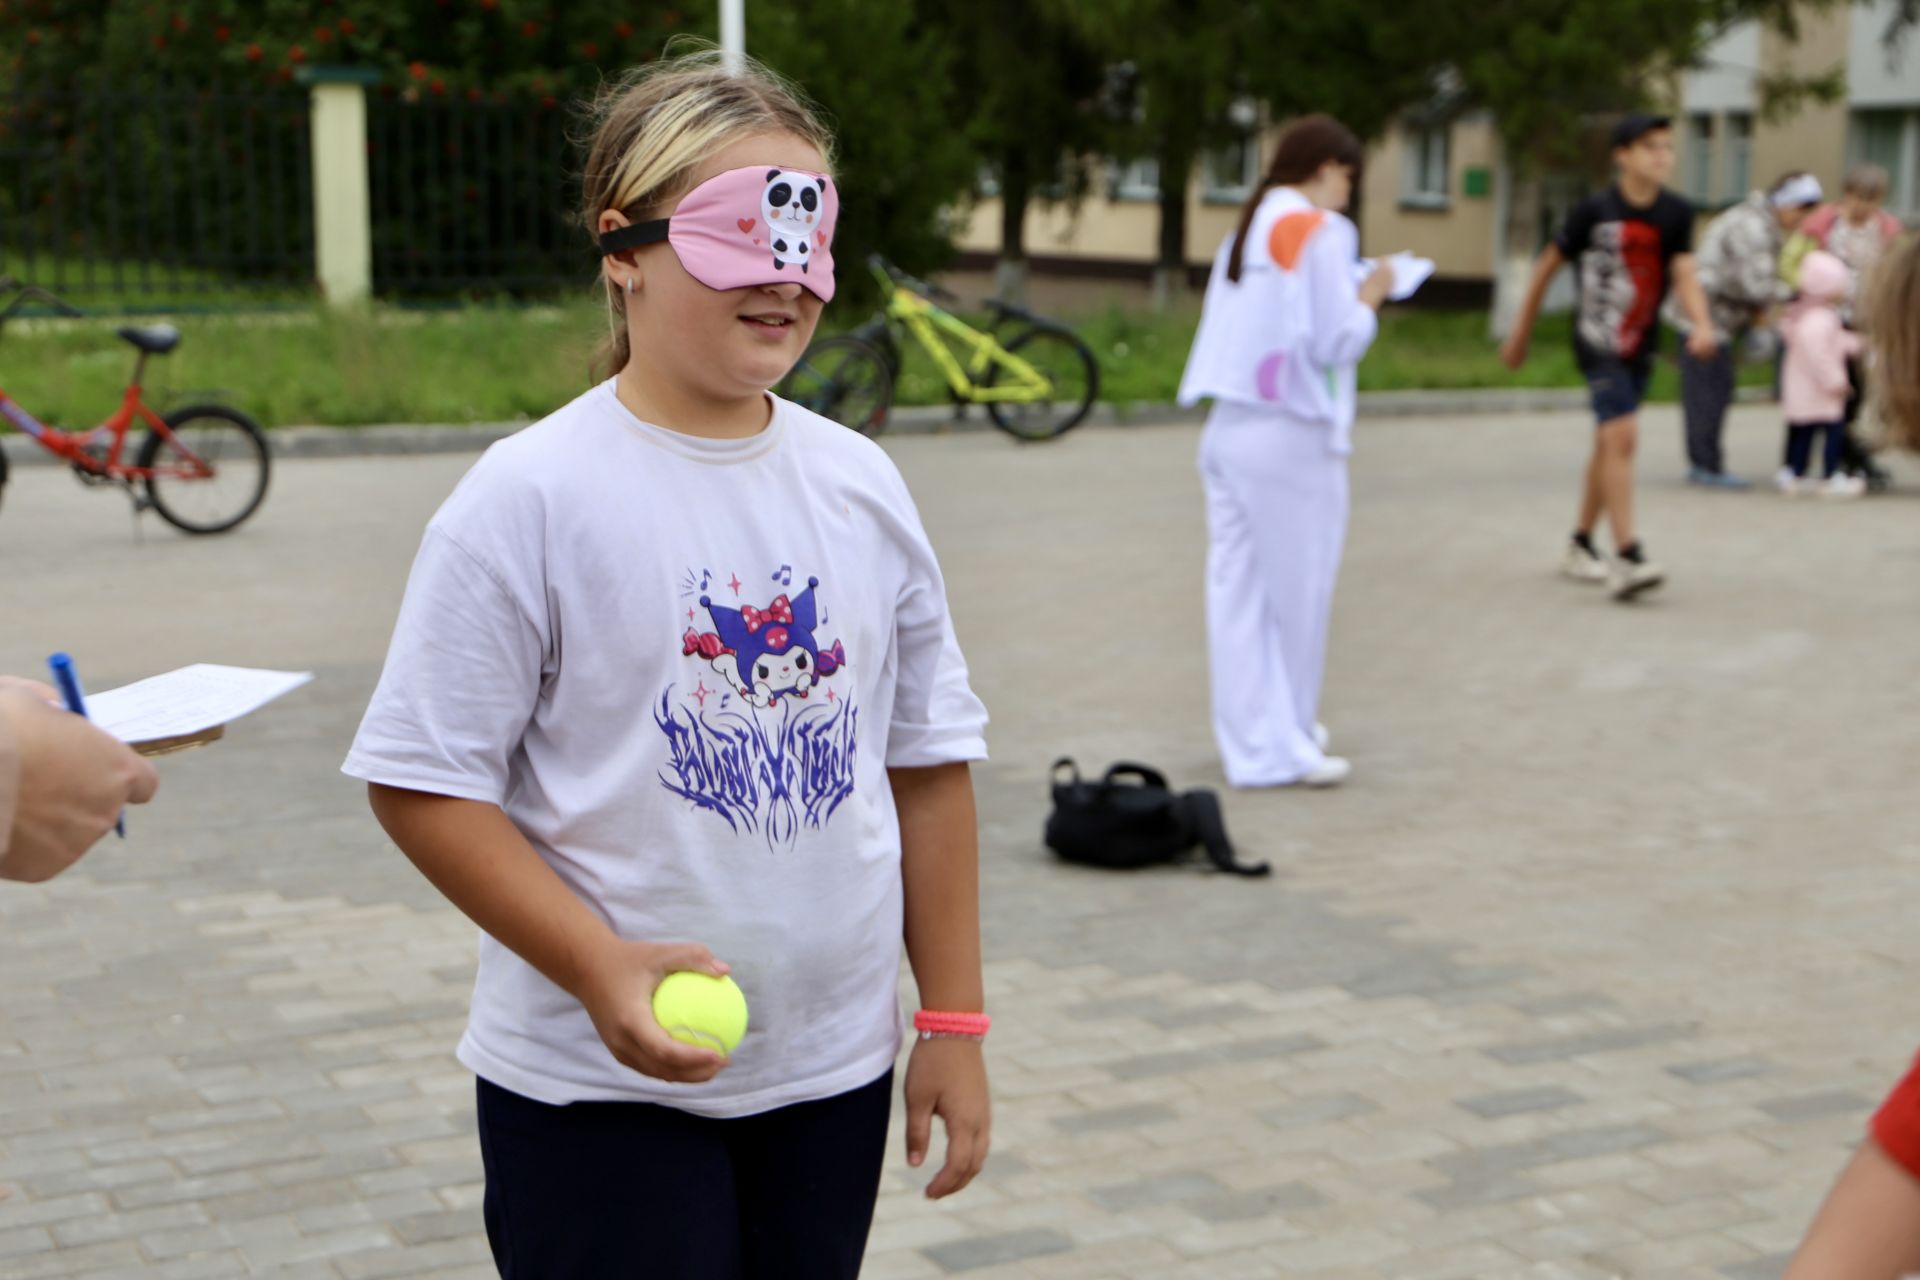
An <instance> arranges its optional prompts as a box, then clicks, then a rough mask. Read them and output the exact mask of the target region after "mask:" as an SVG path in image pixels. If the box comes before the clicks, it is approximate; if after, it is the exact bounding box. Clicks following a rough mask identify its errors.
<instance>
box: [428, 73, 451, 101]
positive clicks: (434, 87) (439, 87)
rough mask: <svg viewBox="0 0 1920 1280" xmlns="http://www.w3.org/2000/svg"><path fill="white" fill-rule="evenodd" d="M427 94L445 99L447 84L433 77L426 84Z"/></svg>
mask: <svg viewBox="0 0 1920 1280" xmlns="http://www.w3.org/2000/svg"><path fill="white" fill-rule="evenodd" d="M427 92H429V93H431V94H432V95H433V96H434V97H436V98H441V97H445V96H446V92H447V82H446V81H444V80H442V79H440V78H439V77H438V76H435V77H434V78H433V79H432V80H429V81H428V82H427Z"/></svg>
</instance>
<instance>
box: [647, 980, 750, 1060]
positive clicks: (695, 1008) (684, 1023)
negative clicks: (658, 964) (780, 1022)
mask: <svg viewBox="0 0 1920 1280" xmlns="http://www.w3.org/2000/svg"><path fill="white" fill-rule="evenodd" d="M653 1018H654V1021H656V1022H658V1023H659V1024H660V1027H661V1029H662V1030H664V1031H665V1032H666V1033H667V1034H668V1035H670V1036H672V1037H673V1038H674V1039H675V1040H678V1041H680V1042H681V1043H682V1044H690V1045H693V1046H694V1047H695V1048H698V1049H712V1050H714V1051H715V1052H717V1053H721V1054H731V1053H732V1052H733V1051H734V1050H735V1049H736V1048H738V1047H739V1044H740V1038H741V1037H742V1036H744V1035H746V1034H747V997H746V996H745V995H744V994H742V993H741V990H740V987H739V985H738V984H736V983H735V982H734V980H733V979H732V978H715V977H712V976H710V975H708V974H704V973H694V972H692V971H690V970H682V971H681V972H679V973H670V974H668V975H667V976H666V978H665V979H664V980H662V981H661V983H660V985H659V986H657V987H655V988H654V989H653Z"/></svg>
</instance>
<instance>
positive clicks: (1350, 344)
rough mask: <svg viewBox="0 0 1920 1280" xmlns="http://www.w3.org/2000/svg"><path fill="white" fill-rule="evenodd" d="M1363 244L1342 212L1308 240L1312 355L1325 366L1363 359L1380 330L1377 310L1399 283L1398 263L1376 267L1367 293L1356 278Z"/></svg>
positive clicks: (1308, 323) (1309, 355)
mask: <svg viewBox="0 0 1920 1280" xmlns="http://www.w3.org/2000/svg"><path fill="white" fill-rule="evenodd" d="M1295 216H1299V215H1295ZM1359 248H1360V238H1359V234H1358V233H1357V232H1356V231H1355V230H1354V229H1353V224H1352V223H1351V222H1348V221H1347V220H1346V219H1345V218H1343V217H1341V216H1340V215H1338V214H1327V215H1325V219H1324V221H1322V222H1321V224H1320V226H1319V228H1318V229H1317V230H1315V231H1314V232H1313V234H1312V237H1311V239H1309V240H1308V242H1307V262H1306V264H1305V271H1306V275H1307V308H1308V315H1307V316H1306V335H1305V345H1306V356H1307V359H1308V360H1311V361H1312V362H1313V363H1314V364H1315V365H1317V366H1318V367H1320V368H1322V369H1338V368H1343V367H1345V366H1346V365H1351V364H1358V363H1360V360H1361V358H1362V357H1363V356H1365V355H1366V354H1367V348H1368V347H1371V346H1372V345H1373V340H1374V338H1375V337H1377V336H1378V335H1379V333H1380V317H1379V316H1378V315H1377V314H1376V312H1377V311H1378V309H1379V306H1380V302H1381V301H1383V300H1384V299H1385V298H1386V296H1387V291H1388V290H1389V289H1391V288H1392V287H1393V268H1391V267H1389V266H1387V265H1386V264H1385V263H1381V264H1380V265H1379V266H1378V267H1376V268H1375V269H1374V271H1373V274H1372V275H1370V276H1369V277H1368V278H1367V282H1366V286H1365V295H1364V296H1363V295H1362V293H1361V291H1360V290H1358V289H1356V288H1355V287H1354V283H1353V264H1354V262H1355V260H1356V255H1357V253H1358V252H1359Z"/></svg>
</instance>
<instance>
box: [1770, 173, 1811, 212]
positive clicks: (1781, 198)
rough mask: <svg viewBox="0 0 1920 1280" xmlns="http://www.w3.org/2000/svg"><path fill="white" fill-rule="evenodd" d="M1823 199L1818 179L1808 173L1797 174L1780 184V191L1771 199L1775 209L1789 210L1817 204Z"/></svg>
mask: <svg viewBox="0 0 1920 1280" xmlns="http://www.w3.org/2000/svg"><path fill="white" fill-rule="evenodd" d="M1823 198H1824V193H1823V192H1822V191H1821V190H1820V179H1818V178H1816V177H1814V176H1813V175H1812V174H1810V173H1802V174H1798V175H1796V176H1794V177H1791V178H1788V179H1787V180H1786V181H1785V182H1783V183H1781V184H1780V189H1779V190H1778V191H1775V192H1774V193H1773V195H1772V197H1771V199H1772V200H1773V207H1774V208H1776V209H1791V208H1793V207H1794V206H1796V205H1803V204H1819V203H1820V201H1821V200H1822V199H1823Z"/></svg>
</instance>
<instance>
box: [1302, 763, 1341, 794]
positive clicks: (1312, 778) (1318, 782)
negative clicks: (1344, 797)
mask: <svg viewBox="0 0 1920 1280" xmlns="http://www.w3.org/2000/svg"><path fill="white" fill-rule="evenodd" d="M1352 776H1353V763H1352V762H1351V761H1348V760H1343V759H1341V758H1340V757H1339V756H1328V757H1327V758H1326V759H1325V760H1322V761H1321V762H1320V763H1319V764H1318V765H1316V766H1314V767H1313V768H1312V769H1309V770H1308V771H1307V772H1305V773H1303V774H1301V775H1300V785H1301V786H1303V787H1315V788H1320V789H1324V788H1327V787H1337V786H1339V785H1340V784H1341V783H1343V782H1345V781H1346V780H1347V779H1348V778H1350V777H1352Z"/></svg>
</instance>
